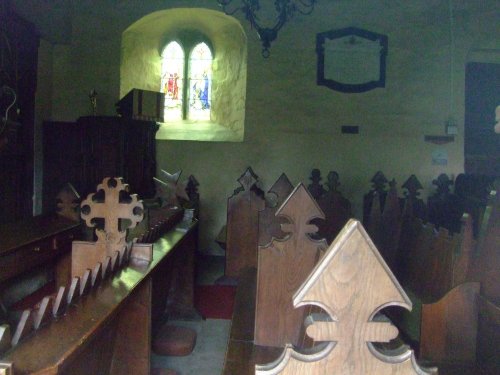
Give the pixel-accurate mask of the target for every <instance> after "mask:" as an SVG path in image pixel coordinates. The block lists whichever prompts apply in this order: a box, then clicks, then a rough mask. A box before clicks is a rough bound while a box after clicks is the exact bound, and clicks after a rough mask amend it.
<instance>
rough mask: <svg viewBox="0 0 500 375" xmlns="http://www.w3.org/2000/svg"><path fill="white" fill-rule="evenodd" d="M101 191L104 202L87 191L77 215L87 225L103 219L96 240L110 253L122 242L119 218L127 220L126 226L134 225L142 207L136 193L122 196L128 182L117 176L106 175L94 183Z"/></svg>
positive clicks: (132, 226)
mask: <svg viewBox="0 0 500 375" xmlns="http://www.w3.org/2000/svg"><path fill="white" fill-rule="evenodd" d="M97 190H98V191H101V190H102V191H103V192H104V201H103V202H97V201H96V194H95V193H94V194H90V195H89V196H88V197H87V199H85V200H84V201H83V202H82V205H81V207H82V210H81V215H82V219H83V220H85V222H86V223H87V225H88V226H90V227H93V226H95V223H94V220H95V219H104V229H97V230H96V235H97V238H98V240H97V242H98V243H99V242H101V243H103V244H106V247H109V250H108V253H109V254H110V255H111V254H113V253H114V251H116V250H117V249H119V248H121V247H123V246H124V244H125V237H126V235H127V232H126V230H122V229H121V228H120V219H122V220H123V219H127V221H128V223H129V226H128V228H134V227H135V226H136V225H137V224H138V223H139V222H141V221H142V219H143V218H144V206H143V205H142V202H141V201H139V199H138V198H137V195H135V194H132V195H130V199H122V194H121V192H126V193H127V192H128V185H127V184H124V183H123V180H122V179H121V178H111V177H106V178H105V179H104V180H103V181H102V183H101V184H99V185H98V186H97Z"/></svg>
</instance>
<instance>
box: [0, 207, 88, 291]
mask: <svg viewBox="0 0 500 375" xmlns="http://www.w3.org/2000/svg"><path fill="white" fill-rule="evenodd" d="M79 234H80V223H78V222H74V221H71V220H68V219H65V218H62V217H60V216H58V215H55V214H54V215H43V216H35V217H33V218H29V219H25V220H22V221H18V222H14V223H7V224H3V225H1V226H0V238H1V239H2V240H1V241H0V264H1V265H2V266H1V267H0V283H5V282H7V281H9V280H10V279H12V278H14V277H16V276H19V275H21V274H23V273H25V272H28V271H30V270H32V269H33V268H35V267H39V266H44V267H48V266H50V264H53V263H54V262H55V261H56V260H57V258H58V257H60V256H61V255H63V254H67V253H69V252H70V251H71V241H73V240H74V239H76V238H78V236H79Z"/></svg>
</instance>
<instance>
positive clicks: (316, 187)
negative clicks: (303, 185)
mask: <svg viewBox="0 0 500 375" xmlns="http://www.w3.org/2000/svg"><path fill="white" fill-rule="evenodd" d="M309 179H310V180H311V183H310V184H309V185H307V190H309V192H310V193H311V195H312V196H313V198H314V199H316V200H318V199H319V198H320V197H321V196H322V195H323V194H324V193H325V191H326V190H325V188H324V187H323V184H322V183H321V180H322V177H321V171H320V170H319V169H317V168H314V169H313V170H312V171H311V177H309Z"/></svg>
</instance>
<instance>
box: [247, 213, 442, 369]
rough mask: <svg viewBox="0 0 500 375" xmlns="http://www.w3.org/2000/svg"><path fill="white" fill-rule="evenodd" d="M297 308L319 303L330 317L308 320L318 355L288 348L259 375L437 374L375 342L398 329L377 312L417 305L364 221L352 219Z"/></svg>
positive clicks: (304, 288)
mask: <svg viewBox="0 0 500 375" xmlns="http://www.w3.org/2000/svg"><path fill="white" fill-rule="evenodd" d="M293 304H294V306H295V307H296V308H297V307H300V306H304V305H316V306H319V307H321V308H322V309H323V310H324V311H325V312H326V313H327V314H328V315H329V316H330V318H331V319H328V320H327V319H323V320H316V319H315V318H314V317H313V316H309V317H308V318H307V335H308V336H310V337H311V338H313V339H314V341H315V342H318V341H320V342H323V343H322V344H319V345H317V346H316V347H315V349H317V350H316V352H314V353H312V354H303V353H298V352H296V351H295V350H294V349H293V348H292V346H291V345H287V346H286V348H285V350H284V352H283V354H282V356H281V357H280V358H279V359H278V360H276V361H275V362H273V363H270V364H268V365H257V366H256V371H255V373H256V374H257V375H275V374H293V375H303V374H311V375H319V374H324V375H327V374H328V375H335V374H349V375H365V374H380V375H388V374H419V375H425V374H433V373H436V369H423V368H420V367H419V366H418V364H417V363H416V360H415V355H414V353H413V351H412V350H409V349H408V348H407V347H402V348H401V349H400V350H397V351H391V353H390V355H389V354H388V353H383V352H382V351H381V350H379V349H378V348H376V347H375V346H374V344H373V343H374V342H388V341H390V340H392V339H394V338H395V337H396V336H397V335H398V330H397V328H396V327H395V326H393V325H392V324H391V323H390V322H389V321H388V320H387V319H385V320H384V319H381V315H380V314H378V312H379V311H380V310H381V309H383V308H385V307H388V306H393V305H395V306H401V307H404V308H406V309H408V310H411V308H412V304H411V301H410V299H409V298H408V296H407V295H406V293H405V292H404V291H403V289H402V288H401V286H400V285H399V282H398V281H397V280H396V278H395V277H394V275H393V274H392V272H391V271H390V269H389V268H388V267H387V265H386V264H385V262H384V260H383V259H382V257H381V256H380V254H379V252H378V250H377V249H376V247H375V245H374V244H373V242H372V241H371V239H370V238H369V236H368V234H367V233H366V231H365V230H364V228H363V226H362V225H361V223H359V222H358V221H356V220H350V221H349V222H348V223H347V225H346V226H345V227H344V229H343V230H342V232H341V233H340V234H339V236H338V237H337V238H336V239H335V241H334V242H333V243H332V245H331V246H330V247H329V249H328V250H327V253H326V254H325V255H324V257H323V258H322V260H321V261H320V262H319V263H318V264H317V265H316V267H315V268H314V270H313V271H312V273H311V274H310V275H309V277H308V278H307V280H306V281H305V282H304V284H302V286H301V287H300V288H299V290H298V291H297V292H296V293H295V295H294V297H293Z"/></svg>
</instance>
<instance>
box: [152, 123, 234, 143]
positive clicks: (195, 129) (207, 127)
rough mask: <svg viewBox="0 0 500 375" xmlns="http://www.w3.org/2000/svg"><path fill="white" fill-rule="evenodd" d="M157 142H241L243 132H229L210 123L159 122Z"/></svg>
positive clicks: (220, 126)
mask: <svg viewBox="0 0 500 375" xmlns="http://www.w3.org/2000/svg"><path fill="white" fill-rule="evenodd" d="M159 124H160V129H159V130H158V132H157V133H156V139H157V140H177V141H201V142H242V141H243V130H239V131H238V130H231V129H228V128H226V127H224V126H222V125H219V124H216V123H212V122H190V121H182V122H160V123H159Z"/></svg>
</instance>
